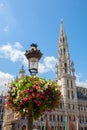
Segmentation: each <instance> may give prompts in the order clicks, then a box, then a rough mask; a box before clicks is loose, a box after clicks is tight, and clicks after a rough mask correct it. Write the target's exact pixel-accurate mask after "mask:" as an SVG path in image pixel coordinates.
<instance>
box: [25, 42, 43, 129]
mask: <svg viewBox="0 0 87 130" xmlns="http://www.w3.org/2000/svg"><path fill="white" fill-rule="evenodd" d="M25 56H26V58H27V60H28V68H29V72H30V74H31V75H32V76H35V75H36V74H37V73H38V62H39V60H40V58H41V56H42V53H41V52H40V50H38V48H37V44H34V43H33V44H31V47H30V49H29V50H26V53H25ZM28 113H29V116H28V130H32V129H33V104H32V106H31V107H29V109H28Z"/></svg>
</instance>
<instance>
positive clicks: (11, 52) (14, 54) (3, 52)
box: [0, 42, 57, 73]
mask: <svg viewBox="0 0 87 130" xmlns="http://www.w3.org/2000/svg"><path fill="white" fill-rule="evenodd" d="M22 49H23V46H22V45H21V44H20V43H19V42H15V43H14V44H13V45H11V44H5V45H3V46H1V47H0V58H6V59H9V60H11V61H12V62H17V61H21V62H22V63H23V64H25V65H26V66H28V61H27V59H26V57H25V55H24V53H25V52H23V51H22ZM56 62H57V59H56V58H55V57H53V56H51V57H50V56H47V57H45V58H44V60H43V62H42V63H39V73H46V72H48V71H54V70H55V64H56Z"/></svg>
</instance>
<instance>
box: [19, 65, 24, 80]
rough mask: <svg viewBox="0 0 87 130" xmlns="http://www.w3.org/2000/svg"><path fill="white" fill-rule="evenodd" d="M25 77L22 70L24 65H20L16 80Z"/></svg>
mask: <svg viewBox="0 0 87 130" xmlns="http://www.w3.org/2000/svg"><path fill="white" fill-rule="evenodd" d="M24 75H25V70H24V65H22V67H21V69H20V71H19V74H18V78H23V77H24Z"/></svg>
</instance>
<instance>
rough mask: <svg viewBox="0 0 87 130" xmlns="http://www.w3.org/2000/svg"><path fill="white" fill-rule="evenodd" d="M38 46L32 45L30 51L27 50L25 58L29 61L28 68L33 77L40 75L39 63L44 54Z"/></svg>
mask: <svg viewBox="0 0 87 130" xmlns="http://www.w3.org/2000/svg"><path fill="white" fill-rule="evenodd" d="M37 47H38V46H37V44H34V43H33V44H31V48H30V50H28V51H27V50H26V53H25V56H26V58H27V60H28V68H29V72H30V74H31V75H33V76H34V75H36V74H37V73H38V62H39V60H40V58H41V56H42V53H41V52H40V50H38V48H37Z"/></svg>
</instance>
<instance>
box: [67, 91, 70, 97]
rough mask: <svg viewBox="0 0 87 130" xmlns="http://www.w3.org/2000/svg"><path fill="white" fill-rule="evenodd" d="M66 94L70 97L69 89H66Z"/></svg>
mask: <svg viewBox="0 0 87 130" xmlns="http://www.w3.org/2000/svg"><path fill="white" fill-rule="evenodd" d="M67 96H68V98H70V92H69V90H68V91H67Z"/></svg>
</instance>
